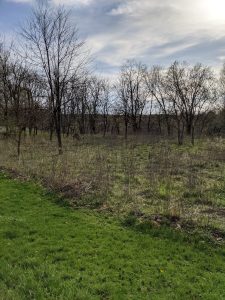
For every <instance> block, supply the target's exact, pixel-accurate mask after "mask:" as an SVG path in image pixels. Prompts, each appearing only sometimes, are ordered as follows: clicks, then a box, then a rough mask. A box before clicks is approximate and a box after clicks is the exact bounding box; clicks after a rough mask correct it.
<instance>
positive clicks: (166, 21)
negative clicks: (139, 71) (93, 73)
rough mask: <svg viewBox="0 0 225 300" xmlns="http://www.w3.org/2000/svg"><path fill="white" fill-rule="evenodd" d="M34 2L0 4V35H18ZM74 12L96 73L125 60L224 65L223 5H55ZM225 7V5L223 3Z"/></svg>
mask: <svg viewBox="0 0 225 300" xmlns="http://www.w3.org/2000/svg"><path fill="white" fill-rule="evenodd" d="M32 2H33V0H0V32H1V33H4V35H5V36H7V35H11V33H12V31H13V30H17V28H18V24H19V23H20V22H22V21H23V20H24V19H25V16H26V15H28V14H29V11H30V9H31V6H32ZM51 2H53V3H55V4H56V5H57V4H65V5H67V6H68V7H70V8H71V9H72V16H73V20H74V22H75V23H76V24H77V25H78V27H79V29H80V36H81V37H82V38H85V39H86V40H87V43H88V46H89V47H90V48H91V49H92V53H93V54H94V56H95V57H96V65H97V66H98V71H99V72H102V73H104V74H109V75H110V74H112V73H115V72H117V71H118V69H119V66H120V65H121V64H122V63H123V62H124V60H126V59H132V58H136V59H138V60H141V61H143V62H144V63H146V64H148V65H153V64H161V65H168V64H169V63H171V62H172V61H174V60H176V59H177V60H186V61H188V62H190V63H195V62H199V61H200V62H203V63H205V64H208V65H211V66H213V67H215V68H218V67H220V66H221V65H222V63H223V61H224V60H225V16H223V14H224V15H225V13H224V11H225V0H224V1H223V0H51ZM223 2H224V4H223Z"/></svg>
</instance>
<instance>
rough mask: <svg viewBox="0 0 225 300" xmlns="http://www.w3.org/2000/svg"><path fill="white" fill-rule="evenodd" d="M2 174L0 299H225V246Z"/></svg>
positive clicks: (0, 187) (0, 195) (0, 190)
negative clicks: (73, 201)
mask: <svg viewBox="0 0 225 300" xmlns="http://www.w3.org/2000/svg"><path fill="white" fill-rule="evenodd" d="M122 224H123V223H122V222H121V221H119V220H116V219H114V218H112V217H110V216H107V215H104V214H97V213H95V212H93V211H91V210H72V209H71V208H69V207H67V206H65V205H63V202H62V201H60V200H59V199H58V200H57V198H56V197H54V196H53V195H49V194H47V193H46V191H44V190H43V189H42V188H41V187H39V186H37V185H35V184H33V183H28V182H26V183H21V182H19V181H17V180H12V179H8V178H7V177H6V176H4V175H3V174H2V175H0V299H1V300H3V299H4V300H8V299H54V300H55V299H63V300H64V299H85V300H87V299H116V300H118V299H135V300H136V299H204V300H205V299H210V300H212V299H215V300H218V299H225V289H224V286H225V248H224V246H219V245H216V244H213V243H212V242H211V243H210V242H209V241H207V240H204V239H203V238H200V237H196V236H195V237H193V236H191V235H185V234H184V233H181V232H177V231H172V230H170V229H169V228H164V227H162V228H154V227H152V226H151V225H150V224H149V225H148V224H145V226H144V225H143V226H142V227H138V226H137V227H134V226H133V227H126V226H123V225H122Z"/></svg>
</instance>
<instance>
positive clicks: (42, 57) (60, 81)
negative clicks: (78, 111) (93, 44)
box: [22, 4, 85, 154]
mask: <svg viewBox="0 0 225 300" xmlns="http://www.w3.org/2000/svg"><path fill="white" fill-rule="evenodd" d="M22 36H23V37H24V38H25V40H26V41H27V47H28V51H29V54H30V56H29V58H30V62H31V63H32V64H33V65H34V66H35V67H38V66H41V68H40V69H39V72H40V73H41V74H42V75H43V76H44V78H45V80H46V82H47V84H48V90H49V98H48V99H49V101H50V105H49V107H50V108H51V110H52V115H53V120H54V126H55V130H56V135H57V141H58V149H59V154H62V138H61V133H62V102H63V97H64V95H65V91H66V89H67V85H68V84H69V82H70V80H71V78H72V77H73V76H74V73H75V72H77V69H79V68H81V67H82V66H83V64H84V61H85V60H84V57H82V58H81V50H82V49H83V44H84V43H83V42H80V41H79V39H78V31H77V29H76V27H74V26H73V25H72V23H71V21H70V13H68V12H67V11H66V10H65V9H64V8H63V7H61V6H60V7H57V8H54V7H50V6H49V5H47V4H40V5H38V7H37V8H36V9H34V11H33V14H32V17H31V18H30V20H29V21H28V22H27V24H26V26H25V27H23V29H22Z"/></svg>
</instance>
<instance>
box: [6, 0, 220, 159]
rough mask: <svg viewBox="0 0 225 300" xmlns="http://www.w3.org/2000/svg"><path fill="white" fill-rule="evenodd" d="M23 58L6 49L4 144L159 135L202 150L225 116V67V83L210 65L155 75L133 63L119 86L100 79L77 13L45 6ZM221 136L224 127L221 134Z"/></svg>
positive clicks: (26, 33) (31, 23)
mask: <svg viewBox="0 0 225 300" xmlns="http://www.w3.org/2000/svg"><path fill="white" fill-rule="evenodd" d="M21 44H22V45H23V49H22V51H21V49H20V50H18V49H15V47H14V46H6V43H5V42H4V40H3V39H2V41H1V42H0V125H1V126H3V127H4V128H5V131H4V136H5V137H6V138H7V137H10V136H12V135H13V136H16V139H17V152H18V155H20V145H21V137H22V134H23V132H25V131H27V130H28V132H29V134H30V135H37V134H38V131H40V130H42V131H48V132H49V138H50V139H52V138H53V136H54V135H55V136H56V137H57V143H58V151H59V154H62V152H63V144H62V135H66V136H72V137H73V138H76V139H79V138H80V136H81V135H83V134H86V133H89V134H97V133H102V134H103V135H104V136H105V135H106V134H107V133H113V134H122V133H123V134H124V136H125V138H127V136H128V134H129V132H132V133H140V132H148V133H152V132H157V134H165V132H166V135H168V136H173V135H174V132H175V133H176V135H177V140H178V143H179V144H180V145H182V144H183V142H184V137H185V136H186V135H187V136H189V137H190V139H191V141H192V143H193V144H194V141H195V135H196V131H198V132H203V131H204V130H205V129H206V128H207V126H208V124H209V122H211V120H212V117H215V115H218V114H220V113H221V112H223V99H224V95H225V67H223V68H222V70H221V72H220V76H217V75H216V74H215V72H214V71H213V70H212V69H211V68H210V67H208V66H204V65H203V64H200V63H198V64H195V65H194V66H192V65H189V64H187V63H185V62H178V61H175V62H174V63H172V64H171V65H170V66H169V67H167V68H163V67H161V66H153V67H151V68H148V67H147V66H146V65H145V64H143V63H141V62H138V61H136V60H127V61H126V62H125V63H124V65H123V66H122V67H121V70H120V73H119V74H118V75H117V78H116V80H113V81H112V80H109V79H106V78H103V77H102V76H101V75H93V73H92V72H90V70H89V67H88V65H89V54H88V51H87V49H86V48H85V43H84V42H83V41H81V40H80V38H79V34H78V30H77V28H76V27H75V26H74V25H73V23H72V19H71V17H70V13H69V12H67V11H66V9H65V8H63V7H57V8H53V7H51V9H50V8H49V6H48V5H45V4H43V3H42V4H39V5H38V6H37V7H36V8H35V9H34V10H33V13H32V15H31V17H30V19H29V20H28V21H27V23H26V24H25V25H24V27H23V28H21ZM215 128H216V126H215Z"/></svg>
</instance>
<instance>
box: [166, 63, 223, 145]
mask: <svg viewBox="0 0 225 300" xmlns="http://www.w3.org/2000/svg"><path fill="white" fill-rule="evenodd" d="M167 84H168V90H169V91H170V97H172V99H171V100H172V102H173V108H174V111H175V114H176V115H177V116H179V119H180V121H181V120H182V119H183V120H184V122H185V127H186V132H187V134H188V135H190V136H191V140H192V143H193V144H194V137H195V127H196V124H197V122H198V121H199V118H200V116H201V115H202V114H203V113H204V114H206V113H207V112H209V111H210V110H211V109H212V107H213V105H214V104H215V103H216V101H217V99H218V98H217V91H216V86H215V76H214V74H213V72H212V71H211V69H210V68H209V67H205V66H203V65H202V64H196V65H194V66H193V67H192V66H189V65H188V64H186V63H182V64H181V63H179V62H175V63H173V64H172V65H171V67H170V68H169V70H168V73H167ZM172 95H173V96H172Z"/></svg>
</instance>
